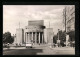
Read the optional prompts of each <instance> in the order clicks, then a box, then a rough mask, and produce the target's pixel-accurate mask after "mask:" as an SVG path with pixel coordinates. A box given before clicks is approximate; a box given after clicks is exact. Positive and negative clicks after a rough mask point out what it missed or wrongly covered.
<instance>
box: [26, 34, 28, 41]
mask: <svg viewBox="0 0 80 57" xmlns="http://www.w3.org/2000/svg"><path fill="white" fill-rule="evenodd" d="M26 39H27V42H28V33H27V38H26Z"/></svg>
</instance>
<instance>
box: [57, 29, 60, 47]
mask: <svg viewBox="0 0 80 57" xmlns="http://www.w3.org/2000/svg"><path fill="white" fill-rule="evenodd" d="M59 30H60V29H58V40H57V43H58V47H59V45H60V40H59Z"/></svg>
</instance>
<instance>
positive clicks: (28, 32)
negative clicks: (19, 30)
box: [27, 32, 29, 42]
mask: <svg viewBox="0 0 80 57" xmlns="http://www.w3.org/2000/svg"><path fill="white" fill-rule="evenodd" d="M27 40H28V41H27V42H29V32H28V38H27Z"/></svg>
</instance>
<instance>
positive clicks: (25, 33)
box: [25, 32, 26, 43]
mask: <svg viewBox="0 0 80 57" xmlns="http://www.w3.org/2000/svg"><path fill="white" fill-rule="evenodd" d="M25 43H26V32H25Z"/></svg>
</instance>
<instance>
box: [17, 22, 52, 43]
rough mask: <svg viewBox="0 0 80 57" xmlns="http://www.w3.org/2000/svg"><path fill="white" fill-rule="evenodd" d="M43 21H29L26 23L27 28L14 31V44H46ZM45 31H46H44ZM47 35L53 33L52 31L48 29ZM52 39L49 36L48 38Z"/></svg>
mask: <svg viewBox="0 0 80 57" xmlns="http://www.w3.org/2000/svg"><path fill="white" fill-rule="evenodd" d="M44 29H45V26H44V21H43V20H31V21H28V26H25V28H24V29H21V28H19V29H17V30H16V43H17V44H25V43H33V44H44V43H47V41H46V40H47V38H45V36H46V35H44ZM45 30H46V31H47V29H45ZM48 31H49V32H47V34H49V33H50V32H53V30H52V29H48ZM51 37H52V38H53V36H49V37H48V38H51Z"/></svg>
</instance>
